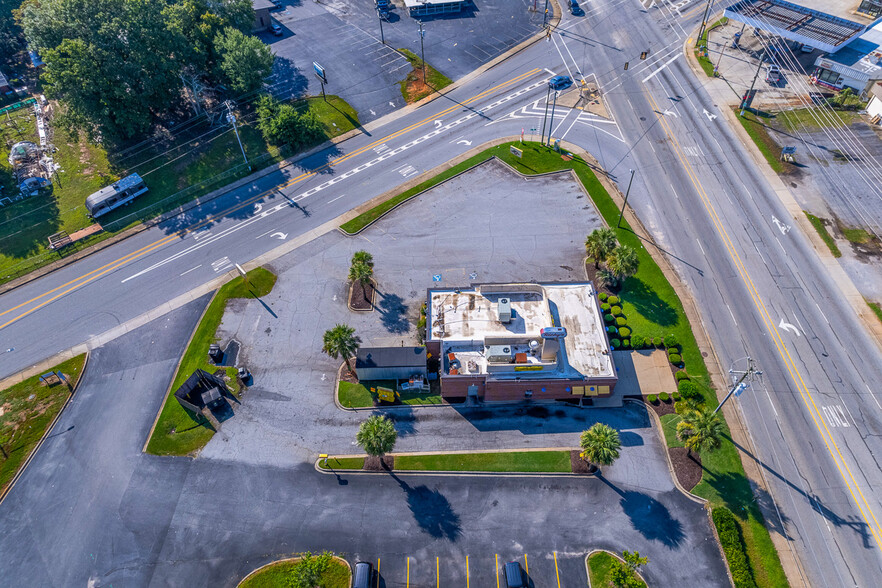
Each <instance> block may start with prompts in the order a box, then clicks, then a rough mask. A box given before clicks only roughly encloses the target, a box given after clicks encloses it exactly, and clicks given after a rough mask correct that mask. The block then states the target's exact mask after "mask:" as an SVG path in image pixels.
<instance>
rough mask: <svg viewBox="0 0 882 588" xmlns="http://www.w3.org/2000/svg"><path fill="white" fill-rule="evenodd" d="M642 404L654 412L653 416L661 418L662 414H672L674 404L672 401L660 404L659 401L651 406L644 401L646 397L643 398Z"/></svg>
mask: <svg viewBox="0 0 882 588" xmlns="http://www.w3.org/2000/svg"><path fill="white" fill-rule="evenodd" d="M643 402H645V403H646V406H648V407H649V408H651V409H652V410H654V411H655V414H657V415H658V416H662V415H664V414H671V413H672V412H674V403H673V401H668V402H662V401H661V400H659V401H658V402H657V403H656V404H653V403H651V402H649V401H647V400H646V397H645V396H644V397H643Z"/></svg>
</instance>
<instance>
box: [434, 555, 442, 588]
mask: <svg viewBox="0 0 882 588" xmlns="http://www.w3.org/2000/svg"><path fill="white" fill-rule="evenodd" d="M435 588H441V564H440V563H439V562H438V558H437V557H436V558H435Z"/></svg>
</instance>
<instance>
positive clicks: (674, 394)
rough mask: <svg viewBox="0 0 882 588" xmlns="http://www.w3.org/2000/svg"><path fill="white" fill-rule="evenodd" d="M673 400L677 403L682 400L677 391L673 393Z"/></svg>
mask: <svg viewBox="0 0 882 588" xmlns="http://www.w3.org/2000/svg"><path fill="white" fill-rule="evenodd" d="M671 398H673V399H674V402H677V401H678V400H680V398H681V396H680V393H679V392H677V391H674V392H672V393H671Z"/></svg>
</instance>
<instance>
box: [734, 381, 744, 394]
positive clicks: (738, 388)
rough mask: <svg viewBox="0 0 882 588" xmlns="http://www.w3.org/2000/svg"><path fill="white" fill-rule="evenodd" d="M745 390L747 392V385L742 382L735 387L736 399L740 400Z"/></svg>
mask: <svg viewBox="0 0 882 588" xmlns="http://www.w3.org/2000/svg"><path fill="white" fill-rule="evenodd" d="M745 390H747V384H745V383H744V382H741V383H740V384H738V385H737V386H736V387H735V398H738V397H739V396H741V394H743V393H744V391H745Z"/></svg>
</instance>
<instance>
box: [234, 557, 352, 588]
mask: <svg viewBox="0 0 882 588" xmlns="http://www.w3.org/2000/svg"><path fill="white" fill-rule="evenodd" d="M299 564H300V561H299V560H287V561H280V562H276V563H272V564H269V565H267V566H264V567H263V568H260V569H259V570H257V571H256V572H254V573H252V574H251V575H249V576H248V578H247V579H245V580H244V581H243V582H242V583H241V584H239V587H238V588H288V587H289V586H299V584H295V583H294V582H293V580H292V578H293V577H294V573H295V571H296V569H297V566H298V565H299ZM351 581H352V572H350V571H349V566H348V565H346V564H345V563H343V562H342V561H341V560H339V559H337V558H334V559H331V561H330V563H329V564H328V568H327V569H326V570H325V571H324V572H323V573H322V574H321V577H320V578H319V582H318V584H316V586H321V587H322V588H349V585H350V583H351Z"/></svg>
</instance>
